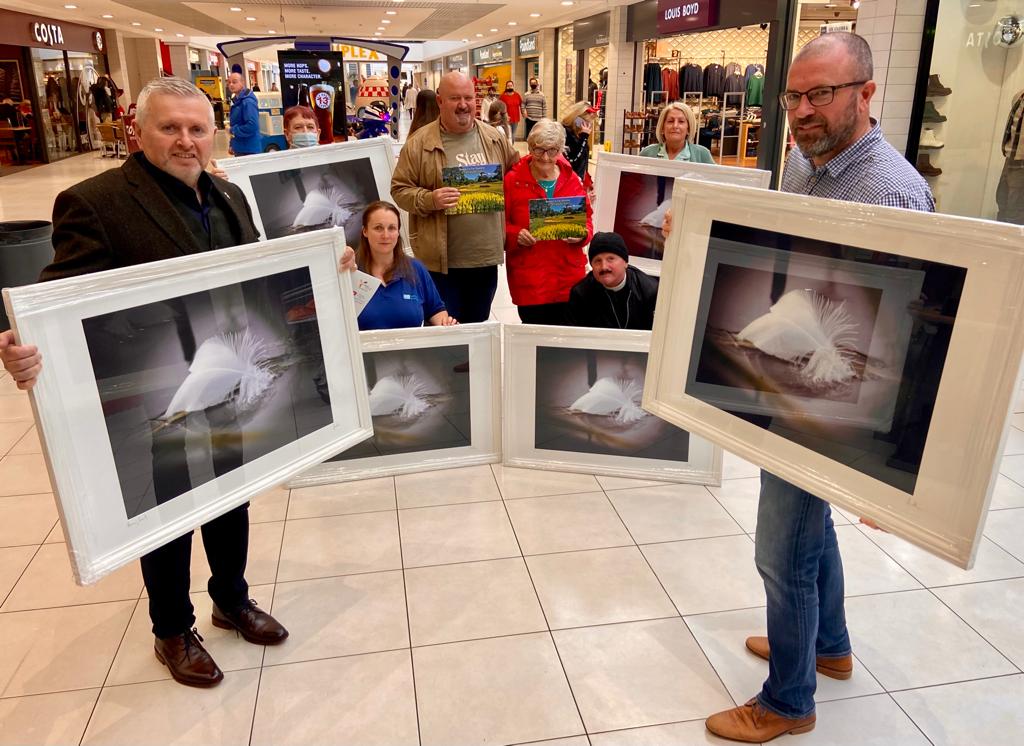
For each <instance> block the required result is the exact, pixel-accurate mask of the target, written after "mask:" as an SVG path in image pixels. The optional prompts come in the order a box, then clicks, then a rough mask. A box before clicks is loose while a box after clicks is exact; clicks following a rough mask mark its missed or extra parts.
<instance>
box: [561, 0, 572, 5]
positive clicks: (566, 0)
mask: <svg viewBox="0 0 1024 746" xmlns="http://www.w3.org/2000/svg"><path fill="white" fill-rule="evenodd" d="M562 5H572V0H562Z"/></svg>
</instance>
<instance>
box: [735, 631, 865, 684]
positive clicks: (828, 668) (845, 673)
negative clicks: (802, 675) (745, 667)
mask: <svg viewBox="0 0 1024 746" xmlns="http://www.w3.org/2000/svg"><path fill="white" fill-rule="evenodd" d="M747 650H749V651H750V652H751V653H753V654H754V655H756V656H757V657H758V658H764V659H765V660H768V653H769V651H770V648H769V647H768V638H767V637H759V636H755V637H748V638H747ZM814 667H815V669H816V670H817V672H818V673H820V674H821V675H822V676H828V677H829V678H830V679H839V680H841V681H845V680H846V679H848V678H850V677H851V676H853V656H852V655H844V656H843V657H841V658H824V657H822V656H820V655H819V656H818V658H817V662H816V664H815V666H814Z"/></svg>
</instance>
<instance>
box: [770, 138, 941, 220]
mask: <svg viewBox="0 0 1024 746" xmlns="http://www.w3.org/2000/svg"><path fill="white" fill-rule="evenodd" d="M781 190H782V191H783V192H791V193H794V194H806V195H809V196H811V197H826V198H828V199H841V200H845V201H847V202H862V203H864V204H869V205H884V206H887V207H903V208H906V209H908V210H921V211H923V212H934V211H935V198H934V197H932V190H931V189H930V188H929V187H928V182H926V181H925V180H924V177H923V176H921V174H919V173H918V172H917V171H916V170H915V169H914V167H913V166H911V165H910V163H909V162H908V161H907V159H906V158H904V157H903V156H902V155H900V152H899V151H898V150H896V148H894V147H893V146H892V145H890V144H889V143H888V142H886V140H885V138H883V137H882V129H881V127H879V126H878V123H877V122H872V126H871V129H870V130H869V131H868V133H867V134H866V135H864V137H862V138H860V139H859V140H857V142H855V143H853V144H852V145H850V146H849V147H848V148H846V150H844V151H843V152H841V153H840V154H839V155H837V156H835V157H834V158H832V159H830V160H829V161H828V162H827V163H826V164H825V165H824V166H822V167H821V168H815V166H814V164H813V163H812V162H811V161H810V159H808V158H806V157H805V156H804V154H803V153H801V152H800V149H799V148H793V150H792V151H791V152H790V154H789V157H788V158H787V159H786V167H785V169H784V170H783V172H782V187H781Z"/></svg>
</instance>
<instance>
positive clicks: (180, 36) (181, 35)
mask: <svg viewBox="0 0 1024 746" xmlns="http://www.w3.org/2000/svg"><path fill="white" fill-rule="evenodd" d="M175 36H177V37H179V38H184V37H185V35H184V34H175Z"/></svg>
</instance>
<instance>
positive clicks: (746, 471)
mask: <svg viewBox="0 0 1024 746" xmlns="http://www.w3.org/2000/svg"><path fill="white" fill-rule="evenodd" d="M760 476H761V469H760V468H759V467H757V466H755V465H754V464H752V463H750V462H749V461H746V460H744V459H742V458H740V457H739V456H737V455H736V454H734V453H729V452H728V451H726V452H725V454H724V458H723V459H722V479H750V478H753V477H760Z"/></svg>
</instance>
